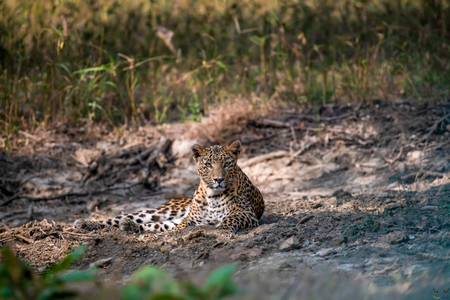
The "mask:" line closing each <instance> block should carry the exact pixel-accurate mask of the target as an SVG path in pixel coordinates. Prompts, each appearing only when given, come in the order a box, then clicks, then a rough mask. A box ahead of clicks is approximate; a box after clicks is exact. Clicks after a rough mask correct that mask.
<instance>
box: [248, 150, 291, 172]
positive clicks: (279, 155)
mask: <svg viewBox="0 0 450 300" xmlns="http://www.w3.org/2000/svg"><path fill="white" fill-rule="evenodd" d="M290 155H291V154H290V153H289V152H287V151H277V152H273V153H269V154H264V155H259V156H256V157H253V158H250V159H249V160H247V161H245V162H243V163H242V164H240V167H241V168H245V167H249V166H251V165H254V164H257V163H260V162H263V161H266V160H271V159H276V158H282V157H287V156H290Z"/></svg>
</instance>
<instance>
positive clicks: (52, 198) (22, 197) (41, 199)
mask: <svg viewBox="0 0 450 300" xmlns="http://www.w3.org/2000/svg"><path fill="white" fill-rule="evenodd" d="M139 184H142V182H136V183H133V184H131V185H128V186H119V187H110V188H105V189H100V190H95V191H90V192H69V193H65V194H61V195H55V196H48V197H37V198H35V197H31V196H27V195H16V196H13V197H12V198H10V199H8V200H6V201H4V202H3V203H2V204H0V207H1V206H6V205H8V204H10V203H11V202H13V201H14V200H17V199H26V200H29V201H47V200H55V199H61V198H65V197H74V196H76V197H81V196H88V195H94V194H101V193H104V192H107V191H113V190H121V189H129V188H132V187H135V186H137V185H139Z"/></svg>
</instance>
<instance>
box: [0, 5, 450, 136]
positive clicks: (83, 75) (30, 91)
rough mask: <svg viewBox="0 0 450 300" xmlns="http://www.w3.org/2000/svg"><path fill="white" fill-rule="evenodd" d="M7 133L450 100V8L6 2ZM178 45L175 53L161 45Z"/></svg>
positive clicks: (1, 33) (2, 16)
mask: <svg viewBox="0 0 450 300" xmlns="http://www.w3.org/2000/svg"><path fill="white" fill-rule="evenodd" d="M0 12H1V13H0V71H1V72H0V123H1V124H0V128H1V132H2V135H3V136H4V137H5V136H9V134H11V133H13V132H14V131H17V130H18V129H28V130H30V129H33V128H35V127H36V126H39V125H43V124H49V123H55V122H61V123H65V124H69V125H71V126H76V125H78V124H81V123H84V122H86V121H87V120H91V121H95V122H104V123H109V124H110V125H111V126H118V125H120V124H123V123H125V122H130V121H134V122H139V123H146V122H151V123H164V122H168V121H179V120H181V121H182V120H186V119H191V120H197V119H198V118H200V117H201V116H202V115H204V114H207V113H208V107H209V105H211V104H217V103H221V102H224V101H229V99H231V98H233V97H239V98H245V97H248V96H249V95H250V94H252V93H254V94H255V95H256V96H257V97H259V98H260V99H261V101H263V102H269V101H271V102H274V103H273V104H276V105H282V104H286V103H289V104H295V105H299V106H301V105H305V104H321V103H349V102H350V103H353V102H358V103H359V102H360V101H361V99H364V100H367V101H370V100H372V99H386V100H390V99H395V98H398V97H414V98H418V99H422V100H423V101H426V100H428V99H431V98H439V99H440V98H444V99H446V97H448V94H449V93H448V86H449V83H450V80H449V79H450V76H449V69H450V53H449V52H450V51H449V50H450V48H449V47H450V38H449V32H450V25H449V23H450V21H448V20H447V16H449V15H450V4H449V1H435V0H421V1H413V0H409V1H405V0H396V1H391V0H377V1H359V0H336V1H334V0H319V1H312V0H310V1H308V0H305V1H300V0H284V1H281V0H279V1H272V0H241V1H227V0H225V1H217V0H216V1H210V0H170V1H166V0H164V1H162V0H151V1H144V0H130V1H117V0H99V1H91V0H70V1H66V0H60V1H55V0H53V1H48V0H33V1H31V0H4V1H2V2H0ZM157 25H159V26H164V27H166V28H168V29H170V30H172V31H173V32H174V37H173V44H174V46H175V49H174V50H175V53H173V52H172V51H171V50H170V49H169V48H168V47H167V46H166V45H165V44H164V42H163V41H162V40H161V39H160V38H158V36H157V35H156V33H155V28H156V26H157Z"/></svg>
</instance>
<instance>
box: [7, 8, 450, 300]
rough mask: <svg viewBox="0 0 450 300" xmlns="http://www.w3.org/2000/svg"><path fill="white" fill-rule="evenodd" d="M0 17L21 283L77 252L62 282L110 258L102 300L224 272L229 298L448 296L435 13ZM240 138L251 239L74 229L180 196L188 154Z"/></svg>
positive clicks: (152, 12)
mask: <svg viewBox="0 0 450 300" xmlns="http://www.w3.org/2000/svg"><path fill="white" fill-rule="evenodd" d="M0 12H1V13H0V71H1V72H0V246H3V245H8V246H10V247H11V248H12V249H13V251H14V252H15V253H16V254H17V255H18V256H19V257H21V258H23V259H25V260H26V261H27V262H29V263H30V264H31V265H32V267H33V268H34V269H36V270H38V271H39V270H42V269H43V268H44V267H45V266H48V265H51V264H53V263H55V262H57V261H60V260H61V259H62V258H63V257H64V256H65V255H66V254H67V252H68V251H69V250H70V249H73V248H74V247H76V246H77V245H79V244H82V243H86V244H88V251H87V253H86V256H85V257H84V258H83V259H82V260H81V261H79V262H78V263H77V264H76V265H75V266H74V268H75V269H80V270H85V269H87V268H89V266H90V265H91V264H95V263H97V262H99V261H102V260H105V259H106V260H108V262H109V263H111V265H107V266H100V268H99V271H98V274H97V275H98V278H99V279H101V280H108V281H110V282H112V283H114V284H116V283H118V282H121V283H123V282H127V281H128V280H129V276H131V274H133V273H134V272H135V271H136V270H137V269H138V268H139V267H140V266H143V265H153V266H157V267H159V268H161V269H164V270H166V271H168V272H169V273H170V274H171V275H174V276H176V277H178V278H188V277H195V279H198V277H201V276H202V275H201V273H202V272H203V273H204V272H206V271H207V270H209V269H212V268H214V267H217V266H219V265H223V264H225V263H228V262H238V263H239V269H238V272H237V274H236V276H235V278H236V279H237V280H238V282H239V285H240V286H246V287H249V288H250V291H251V292H250V293H249V294H243V295H241V297H242V299H251V297H253V298H254V299H262V298H264V297H269V296H268V295H270V296H271V297H273V299H289V297H290V298H291V299H294V298H295V299H303V298H308V299H309V298H311V299H325V298H326V299H348V298H352V297H353V298H355V299H356V298H361V299H362V298H364V297H365V299H380V298H386V299H387V298H388V297H390V296H392V297H393V298H396V299H399V298H401V294H402V293H406V296H405V297H413V298H414V297H416V298H419V297H421V299H423V298H424V297H431V296H433V294H430V292H431V290H430V286H431V285H432V284H433V285H436V288H439V289H440V291H441V292H442V290H443V289H445V288H448V287H447V285H446V283H447V282H448V278H449V274H450V268H449V266H450V265H449V263H448V259H447V258H448V256H449V252H448V249H449V245H450V234H449V229H450V222H449V221H448V220H450V210H449V207H450V179H449V172H450V164H449V157H450V140H449V136H450V102H448V98H449V96H450V95H449V92H450V90H449V88H448V87H449V83H450V81H449V79H450V77H449V69H450V38H449V33H450V24H449V23H450V22H449V21H448V16H449V15H450V2H449V1H448V0H443V1H435V0H421V1H412V0H411V1H408V0H398V1H394V0H374V1H365V0H361V1H359V0H338V1H332V0H320V1H312V0H311V1H310V0H305V1H301V0H285V1H270V0H241V1H207V0H197V1H194V0H170V1H163V0H151V1H143V0H131V1H121V2H118V1H116V0H99V1H91V0H71V1H59V2H58V1H44V0H35V1H31V0H19V1H14V0H4V1H0ZM185 121H195V122H185ZM153 125H161V126H153ZM235 139H240V140H241V141H242V143H243V151H242V153H241V157H240V159H239V165H240V166H241V167H242V168H243V170H244V171H245V172H246V174H248V175H249V177H250V178H251V180H252V182H253V183H254V184H255V185H256V186H258V187H259V188H260V189H261V191H262V193H263V195H264V197H265V201H266V206H267V209H266V212H265V215H264V216H263V219H262V221H261V225H262V226H260V227H259V228H257V229H255V230H243V231H242V232H240V233H239V234H238V235H236V236H232V237H230V236H228V235H227V234H224V233H223V232H221V231H220V230H216V229H214V228H208V227H205V228H204V229H203V228H202V229H199V228H188V229H186V230H184V231H183V232H181V233H172V234H168V235H164V236H155V235H153V234H151V233H146V234H144V235H137V234H127V233H124V232H120V231H118V230H115V229H109V228H107V229H103V230H101V231H97V232H93V233H89V232H84V231H82V230H77V229H75V228H74V227H73V226H72V224H73V221H74V220H75V219H77V218H80V217H88V218H91V219H105V218H107V217H110V216H113V215H116V214H118V213H121V212H132V211H135V210H139V209H141V208H144V207H153V206H157V205H159V204H161V203H163V202H165V201H167V199H170V198H173V197H175V198H176V197H183V196H191V195H192V194H193V192H194V190H195V187H196V185H197V184H198V175H197V174H196V167H195V165H194V164H193V162H192V160H191V159H190V152H189V149H190V148H189V147H190V146H191V144H192V143H193V142H198V143H201V144H203V145H205V146H208V145H211V144H227V143H230V142H232V141H233V140H235ZM180 237H181V239H180ZM1 259H2V258H0V261H1ZM305 270H310V271H305ZM330 270H332V271H333V272H334V273H335V274H333V275H331V276H330V277H327V276H324V274H328V273H329V272H330ZM199 274H200V275H199ZM273 274H276V276H274V275H273ZM194 275H195V276H194ZM275 277H276V279H274V278H275ZM343 277H347V279H343ZM355 278H359V279H360V280H361V281H358V283H357V284H358V285H357V287H355V288H348V285H347V283H349V282H350V281H353V279H355ZM361 282H362V283H361ZM360 283H361V284H360ZM349 284H350V283H349ZM380 286H381V287H384V288H385V289H384V291H386V290H388V289H390V288H391V289H393V290H395V292H394V293H393V294H392V295H388V293H387V294H380V293H382V291H383V289H382V288H380ZM324 287H325V288H324ZM386 287H388V288H387V289H386ZM115 290H116V289H115V288H110V291H115ZM418 291H420V293H419V292H418ZM92 295H94V296H92ZM380 295H381V296H380ZM383 295H385V296H386V297H383ZM90 296H91V297H97V296H96V295H95V294H91V295H90ZM116 297H119V296H117V295H116ZM96 299H101V298H96ZM108 299H113V298H111V297H110V298H108Z"/></svg>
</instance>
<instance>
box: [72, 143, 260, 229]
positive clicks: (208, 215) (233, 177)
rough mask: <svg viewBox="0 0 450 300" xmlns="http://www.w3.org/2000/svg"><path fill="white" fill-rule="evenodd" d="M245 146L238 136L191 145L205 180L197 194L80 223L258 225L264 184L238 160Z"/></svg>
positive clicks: (179, 226)
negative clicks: (251, 176) (227, 141)
mask: <svg viewBox="0 0 450 300" xmlns="http://www.w3.org/2000/svg"><path fill="white" fill-rule="evenodd" d="M241 149H242V144H241V142H240V141H239V140H237V141H235V142H233V143H232V144H231V145H230V146H228V147H224V146H220V145H214V146H211V147H208V148H203V147H202V146H200V145H198V144H193V145H192V147H191V152H192V157H193V159H194V161H195V163H196V164H197V173H198V175H199V178H200V183H199V185H198V187H197V189H196V190H195V192H194V195H193V197H192V198H182V199H171V200H169V201H168V202H167V203H165V204H163V205H161V206H159V207H157V208H154V209H144V210H141V211H138V212H135V213H130V214H122V215H118V216H116V217H113V218H111V219H108V220H104V221H88V220H85V219H78V220H76V221H75V224H74V225H75V227H76V228H79V229H84V230H90V231H92V230H97V229H101V228H104V227H106V226H113V227H118V228H120V229H121V230H124V231H131V232H157V233H161V232H165V233H168V232H169V231H176V230H181V229H183V228H186V227H188V226H203V225H212V226H215V227H218V228H219V229H224V230H228V231H231V232H232V233H237V232H238V231H239V230H241V229H245V228H253V227H258V226H259V220H260V219H261V216H262V215H263V213H264V208H265V204H264V199H263V196H262V194H261V192H260V191H259V189H258V188H257V187H256V186H255V185H253V183H252V182H251V181H250V179H249V178H248V176H247V175H246V174H245V173H244V172H243V171H242V169H241V168H240V167H239V166H238V164H237V160H238V157H239V154H240V152H241Z"/></svg>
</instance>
